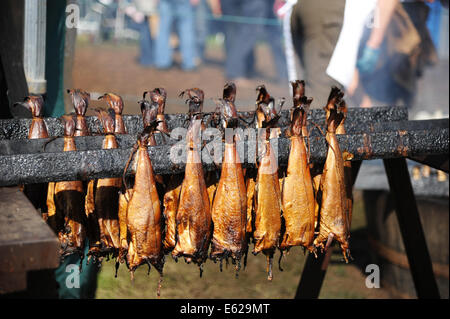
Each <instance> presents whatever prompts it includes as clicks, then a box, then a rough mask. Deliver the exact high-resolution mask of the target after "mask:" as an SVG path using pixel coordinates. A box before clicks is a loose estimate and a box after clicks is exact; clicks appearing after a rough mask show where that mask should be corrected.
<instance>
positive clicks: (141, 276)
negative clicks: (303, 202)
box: [96, 194, 385, 298]
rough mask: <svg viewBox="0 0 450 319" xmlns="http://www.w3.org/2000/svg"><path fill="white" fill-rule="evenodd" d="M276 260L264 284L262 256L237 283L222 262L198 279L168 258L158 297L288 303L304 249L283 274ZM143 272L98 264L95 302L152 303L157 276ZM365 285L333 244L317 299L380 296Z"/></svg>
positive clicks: (359, 213)
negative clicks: (145, 300) (132, 276)
mask: <svg viewBox="0 0 450 319" xmlns="http://www.w3.org/2000/svg"><path fill="white" fill-rule="evenodd" d="M355 195H356V196H355V206H354V208H355V209H354V214H353V222H352V230H356V229H359V228H361V227H365V216H364V212H363V210H362V208H363V204H362V201H361V196H360V195H359V194H355ZM250 248H253V247H252V246H251V247H250ZM278 256H279V255H278V253H277V254H276V255H275V258H274V267H273V281H272V282H270V281H268V280H267V273H266V258H265V256H264V255H262V254H260V255H257V256H253V255H251V254H249V256H248V264H247V268H246V269H241V271H240V272H239V277H238V278H235V270H234V266H233V265H231V264H230V265H229V266H228V268H227V267H226V266H225V263H224V265H223V272H220V271H219V265H218V264H215V263H214V262H212V261H210V260H208V261H207V262H206V264H205V265H204V272H203V277H202V278H199V270H198V267H197V266H195V265H193V264H186V263H185V262H184V261H183V260H181V259H180V260H179V261H178V263H176V262H175V261H174V260H173V259H172V257H170V256H167V257H166V263H165V266H164V279H163V285H162V289H161V298H293V297H294V295H295V292H296V289H297V286H298V283H299V280H300V275H301V273H302V269H303V265H304V263H305V259H306V257H305V255H304V254H303V249H301V248H299V247H294V248H293V249H291V251H290V252H289V254H288V255H287V257H286V258H283V260H282V268H283V269H284V271H282V272H281V271H279V270H278ZM147 269H148V268H147V266H141V267H140V268H138V269H137V271H136V273H135V279H134V282H132V281H131V280H130V273H129V272H128V270H127V269H126V267H125V266H124V265H121V267H120V268H119V272H118V277H117V278H114V261H109V262H103V265H102V270H101V272H100V274H99V277H98V289H97V295H96V297H97V298H156V287H157V283H158V279H159V274H158V273H157V271H155V270H154V269H152V270H151V271H150V275H147ZM364 280H365V277H364V275H363V274H361V272H360V270H359V269H358V268H357V267H356V266H355V265H352V264H351V263H350V264H345V263H344V262H343V261H342V256H341V254H340V249H339V248H338V247H337V246H336V245H335V246H334V253H333V255H332V258H331V261H330V264H329V267H328V271H327V274H326V276H325V280H324V283H323V286H322V290H321V294H320V298H377V297H385V295H383V294H382V293H381V291H380V289H377V291H375V290H374V289H367V288H366V287H365V284H364Z"/></svg>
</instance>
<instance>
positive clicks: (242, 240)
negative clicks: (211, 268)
mask: <svg viewBox="0 0 450 319" xmlns="http://www.w3.org/2000/svg"><path fill="white" fill-rule="evenodd" d="M230 88H231V90H230ZM224 91H225V92H224V95H226V94H225V93H227V94H229V95H231V96H232V97H233V99H221V100H219V105H218V106H219V110H220V117H221V122H222V126H223V128H224V129H225V130H226V129H233V128H235V127H236V125H237V123H238V116H237V112H236V107H235V105H234V96H235V94H236V88H235V86H234V84H233V83H227V84H226V85H225V90H224ZM226 96H227V95H226ZM211 214H212V220H213V225H214V231H213V238H212V242H211V255H210V257H211V259H213V260H214V261H216V260H220V262H222V259H223V258H225V259H227V258H228V257H231V258H232V262H233V264H236V270H237V271H239V269H240V260H241V258H242V256H243V255H245V254H246V253H247V240H246V227H247V193H246V189H245V183H244V173H243V171H242V166H241V161H240V158H239V155H238V153H237V150H236V142H235V140H234V134H225V154H224V158H223V161H222V173H221V176H220V180H219V184H218V186H217V192H216V194H215V197H214V203H213V206H212V211H211ZM236 274H237V273H236Z"/></svg>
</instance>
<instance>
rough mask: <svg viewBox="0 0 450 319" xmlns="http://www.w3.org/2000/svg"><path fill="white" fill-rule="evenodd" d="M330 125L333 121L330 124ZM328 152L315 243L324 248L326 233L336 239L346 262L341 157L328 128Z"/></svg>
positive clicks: (343, 187) (344, 206)
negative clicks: (317, 233)
mask: <svg viewBox="0 0 450 319" xmlns="http://www.w3.org/2000/svg"><path fill="white" fill-rule="evenodd" d="M331 125H333V123H331ZM326 140H327V143H328V153H327V158H326V161H325V165H324V169H323V173H322V178H321V189H322V204H321V210H320V221H319V235H318V236H317V238H316V239H315V240H314V245H315V246H317V247H320V248H322V249H323V248H324V242H326V241H327V240H328V238H329V236H330V235H331V234H332V235H333V237H334V239H336V240H337V241H339V243H340V246H341V250H342V253H343V255H344V258H345V260H346V261H348V248H349V244H348V238H349V228H348V225H349V224H348V217H347V216H348V211H347V210H346V208H347V202H346V201H347V199H346V196H345V195H346V192H345V180H344V160H343V157H342V153H341V150H340V147H339V143H338V140H337V137H336V133H335V129H334V128H332V129H331V130H330V129H327V134H326Z"/></svg>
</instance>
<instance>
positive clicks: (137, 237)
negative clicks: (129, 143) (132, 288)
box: [127, 121, 164, 296]
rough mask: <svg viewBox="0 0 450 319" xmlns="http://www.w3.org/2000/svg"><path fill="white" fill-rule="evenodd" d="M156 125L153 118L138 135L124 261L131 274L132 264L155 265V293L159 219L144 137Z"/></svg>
mask: <svg viewBox="0 0 450 319" xmlns="http://www.w3.org/2000/svg"><path fill="white" fill-rule="evenodd" d="M156 127H157V121H154V122H153V123H151V125H149V126H147V127H146V128H145V129H144V131H143V132H142V133H141V134H140V135H139V137H138V149H137V158H136V160H137V162H138V163H137V169H136V176H135V181H134V186H133V191H132V193H131V194H130V199H129V202H128V208H127V231H128V233H129V236H130V238H131V241H130V242H129V245H128V255H127V262H128V266H129V268H130V271H131V276H132V278H133V274H134V271H135V270H136V268H137V267H138V266H140V265H142V264H144V263H146V264H148V266H149V267H151V266H153V267H155V269H156V270H157V271H158V272H159V274H160V280H159V283H158V290H157V294H158V296H159V294H160V288H161V281H162V275H163V267H164V253H163V248H162V233H163V227H162V225H163V219H162V214H161V206H160V202H159V198H158V192H157V190H156V181H155V178H154V172H153V167H152V162H151V160H150V157H149V155H148V139H149V136H150V135H151V134H153V132H154V131H155V129H156ZM127 195H128V194H127Z"/></svg>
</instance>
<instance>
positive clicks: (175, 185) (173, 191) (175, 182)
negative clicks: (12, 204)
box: [163, 175, 183, 252]
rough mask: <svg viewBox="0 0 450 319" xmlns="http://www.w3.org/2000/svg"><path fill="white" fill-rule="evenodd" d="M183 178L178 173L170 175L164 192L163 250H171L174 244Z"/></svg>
mask: <svg viewBox="0 0 450 319" xmlns="http://www.w3.org/2000/svg"><path fill="white" fill-rule="evenodd" d="M182 181H183V179H182V178H181V177H180V176H179V175H174V176H171V178H170V180H169V184H168V186H167V189H166V193H165V194H164V200H163V202H164V218H165V223H166V231H165V236H164V250H165V251H166V252H169V251H172V250H173V249H174V248H175V245H176V236H177V232H176V230H177V229H176V228H177V226H176V215H177V210H178V205H179V199H180V191H181V183H182Z"/></svg>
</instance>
